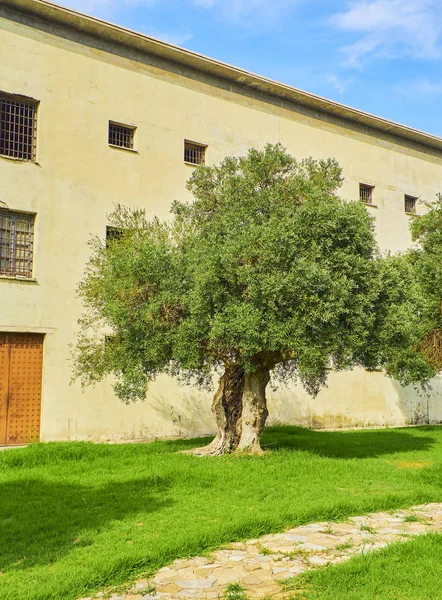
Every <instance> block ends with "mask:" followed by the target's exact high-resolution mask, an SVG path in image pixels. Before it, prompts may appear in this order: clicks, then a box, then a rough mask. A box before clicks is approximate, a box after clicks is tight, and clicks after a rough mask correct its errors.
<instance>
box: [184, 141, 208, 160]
mask: <svg viewBox="0 0 442 600" xmlns="http://www.w3.org/2000/svg"><path fill="white" fill-rule="evenodd" d="M206 148H207V146H203V145H201V144H194V143H193V142H188V141H186V140H185V141H184V162H186V163H190V164H192V165H203V164H204V163H205V158H206Z"/></svg>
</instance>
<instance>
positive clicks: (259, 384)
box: [236, 367, 270, 454]
mask: <svg viewBox="0 0 442 600" xmlns="http://www.w3.org/2000/svg"><path fill="white" fill-rule="evenodd" d="M269 381H270V371H269V369H268V368H267V367H259V369H257V370H256V371H254V372H253V373H246V374H245V378H244V391H243V395H242V417H241V423H240V428H241V437H240V440H239V443H238V446H237V448H236V449H237V451H238V452H248V453H250V454H262V453H263V450H262V448H261V444H260V442H259V440H260V437H261V434H262V432H263V430H264V425H265V422H266V419H267V417H268V414H269V411H268V410H267V400H266V387H267V384H268V382H269Z"/></svg>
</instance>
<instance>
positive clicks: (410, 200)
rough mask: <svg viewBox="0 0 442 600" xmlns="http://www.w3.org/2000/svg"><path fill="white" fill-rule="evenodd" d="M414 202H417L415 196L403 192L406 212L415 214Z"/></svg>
mask: <svg viewBox="0 0 442 600" xmlns="http://www.w3.org/2000/svg"><path fill="white" fill-rule="evenodd" d="M416 203H417V198H416V197H415V196H407V194H405V197H404V205H405V212H406V213H409V214H411V215H415V214H416Z"/></svg>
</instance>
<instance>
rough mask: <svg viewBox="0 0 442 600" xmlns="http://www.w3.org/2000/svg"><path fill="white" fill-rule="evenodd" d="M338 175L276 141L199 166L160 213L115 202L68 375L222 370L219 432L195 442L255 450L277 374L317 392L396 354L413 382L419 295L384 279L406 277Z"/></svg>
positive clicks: (95, 257)
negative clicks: (409, 321)
mask: <svg viewBox="0 0 442 600" xmlns="http://www.w3.org/2000/svg"><path fill="white" fill-rule="evenodd" d="M341 183H342V176H341V169H340V167H339V165H338V164H337V162H336V161H335V160H333V159H328V160H313V159H307V160H302V161H298V160H296V159H295V158H293V157H292V156H290V155H289V154H288V153H287V152H286V150H285V149H284V148H283V147H282V146H280V145H276V146H272V145H268V146H266V148H265V149H264V150H262V151H259V150H254V149H252V150H250V151H249V152H248V154H247V155H246V156H244V157H239V158H238V157H228V158H226V159H225V160H224V161H223V162H222V163H221V164H220V165H219V166H213V167H199V168H198V169H196V170H195V172H194V174H193V176H192V177H191V178H190V180H189V182H188V190H189V191H190V192H191V193H192V195H193V201H192V202H178V201H176V202H175V203H174V204H173V206H172V215H171V219H170V220H169V221H167V222H160V221H158V220H157V219H151V220H149V219H148V218H147V216H146V214H145V212H144V211H142V210H129V209H125V208H123V207H118V208H117V209H116V211H115V212H114V213H113V214H112V215H110V219H111V224H112V225H113V226H114V227H116V228H118V229H119V230H121V232H122V235H121V236H118V238H116V239H115V240H113V241H110V242H109V243H108V244H105V243H104V242H102V241H101V240H99V239H95V240H93V241H92V242H91V243H92V256H91V259H90V261H89V264H88V265H87V268H86V273H85V277H84V279H83V281H82V282H81V284H80V287H79V294H80V297H81V299H82V301H83V305H84V314H83V317H82V319H81V320H80V333H79V337H78V343H77V346H76V348H75V350H74V371H75V373H74V374H75V376H78V377H80V378H81V380H82V382H83V384H90V383H94V382H96V381H98V380H100V379H101V378H103V377H104V376H105V375H108V374H112V375H113V376H114V378H115V386H114V387H115V391H116V394H117V395H118V396H119V397H120V398H121V399H122V400H124V401H126V402H131V401H134V400H136V399H144V398H145V395H146V390H147V386H148V384H149V382H150V381H152V380H153V379H154V378H155V377H156V376H157V375H158V374H159V373H169V374H171V375H173V376H176V377H179V378H180V379H184V380H185V381H194V382H196V383H197V384H199V385H208V384H209V383H210V382H211V378H212V376H213V373H215V372H218V373H219V374H220V380H219V386H218V388H217V390H216V392H215V395H214V400H213V406H212V409H213V413H214V416H215V418H216V421H217V426H218V432H217V435H216V437H215V439H214V440H213V442H212V443H211V444H210V445H209V446H207V447H205V448H203V449H197V450H195V452H196V453H199V454H222V453H224V452H230V451H232V450H238V451H244V452H245V451H247V452H251V453H260V452H261V447H260V436H261V433H262V431H263V428H264V425H265V422H266V419H267V416H268V410H267V402H266V388H267V385H268V383H269V381H270V378H271V376H273V377H275V378H276V379H278V380H282V381H288V380H289V379H293V380H298V381H299V382H300V383H301V384H302V385H303V386H304V387H305V388H306V389H307V390H308V391H309V392H310V393H312V394H313V395H315V394H317V393H318V391H319V389H320V388H321V387H322V386H323V385H325V384H326V381H327V375H328V373H329V372H330V371H338V370H343V369H350V368H353V367H355V366H368V367H375V366H379V365H387V367H388V365H390V367H389V369H390V374H392V375H396V374H397V373H399V374H400V375H401V376H402V379H404V380H406V378H407V377H408V376H409V373H410V369H409V366H410V364H411V363H410V360H408V362H407V360H405V359H404V356H405V355H407V351H408V355H407V356H408V357H410V356H411V355H412V352H411V351H410V350H409V349H410V347H411V346H412V345H413V343H414V337H413V332H412V331H409V330H407V329H406V327H405V326H404V323H403V322H401V321H400V318H399V317H400V311H401V310H402V309H401V306H402V305H403V304H404V302H405V303H406V302H412V310H413V311H414V313H415V314H416V315H417V311H416V303H415V302H414V300H413V299H412V300H410V299H409V296H407V294H406V290H405V289H402V292H401V291H397V292H395V290H396V287H394V288H393V289H391V290H388V289H386V288H388V285H390V284H391V285H394V286H396V283H398V284H401V285H402V284H403V279H401V277H400V275H399V276H398V275H397V270H396V269H395V266H394V264H393V263H391V261H390V262H389V263H388V264H387V263H386V262H385V261H384V260H383V259H382V258H381V257H380V256H379V253H378V250H377V246H376V243H375V239H374V231H373V220H372V218H371V217H370V216H369V215H368V214H367V211H366V209H365V207H364V206H363V204H362V203H361V202H359V201H345V200H343V199H341V198H340V197H339V196H338V195H337V192H338V190H339V188H340V186H341ZM401 264H402V263H401ZM405 270H406V269H405ZM410 277H411V275H410ZM399 287H400V285H399ZM380 299H382V302H383V304H382V305H380V303H379V301H380ZM390 305H391V307H392V310H390V308H389V307H390ZM395 311H396V312H395ZM416 318H418V316H417V317H416ZM389 319H390V320H389ZM385 323H387V327H386V329H385V327H384V326H385ZM395 328H396V329H395ZM397 328H398V329H397ZM106 332H107V338H106V339H107V343H104V342H103V339H104V334H105V333H106ZM389 345H393V346H395V348H397V350H395V352H392V351H391V350H390V349H389ZM407 349H408V350H407ZM413 356H414V355H413ZM404 360H405V362H404ZM401 361H402V362H401ZM411 362H412V361H411ZM424 362H425V361H424ZM400 366H402V367H403V368H402V372H401V369H400V368H399V367H400ZM419 376H421V375H419ZM413 377H415V375H412V376H411V378H413Z"/></svg>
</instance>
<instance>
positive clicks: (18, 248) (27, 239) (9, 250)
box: [0, 210, 34, 279]
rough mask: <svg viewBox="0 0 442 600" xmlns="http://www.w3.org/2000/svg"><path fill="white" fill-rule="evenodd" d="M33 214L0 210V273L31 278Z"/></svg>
mask: <svg viewBox="0 0 442 600" xmlns="http://www.w3.org/2000/svg"><path fill="white" fill-rule="evenodd" d="M33 246H34V215H27V214H23V213H16V212H9V211H4V210H0V275H7V276H9V277H25V278H27V279H31V278H32V262H33Z"/></svg>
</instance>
